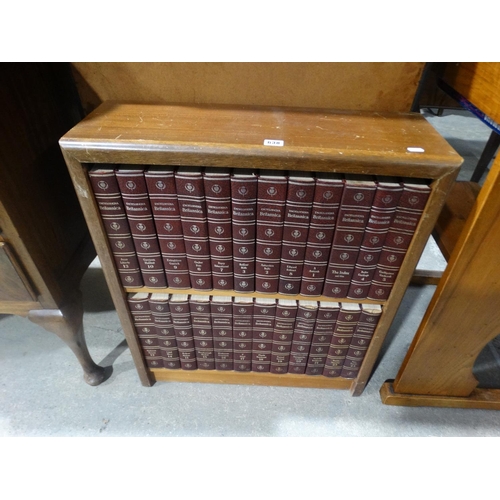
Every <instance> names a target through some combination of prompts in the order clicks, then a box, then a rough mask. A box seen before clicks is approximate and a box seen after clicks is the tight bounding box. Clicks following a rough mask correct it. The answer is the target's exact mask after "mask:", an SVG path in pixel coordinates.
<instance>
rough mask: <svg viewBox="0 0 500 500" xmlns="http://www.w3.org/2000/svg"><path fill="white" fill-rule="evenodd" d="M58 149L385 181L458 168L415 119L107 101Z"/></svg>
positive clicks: (100, 158)
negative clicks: (368, 173)
mask: <svg viewBox="0 0 500 500" xmlns="http://www.w3.org/2000/svg"><path fill="white" fill-rule="evenodd" d="M266 141H270V142H267V143H266ZM60 145H61V148H62V149H63V150H65V151H70V152H71V154H72V155H73V156H74V157H75V158H76V159H77V160H79V161H81V162H88V163H106V162H109V163H115V162H122V163H143V164H177V165H205V166H230V167H254V168H277V169H280V168H281V169H290V168H294V167H297V168H301V169H308V170H318V171H336V170H337V169H338V170H339V171H341V169H343V168H344V169H345V168H346V167H347V168H349V169H351V170H352V171H353V172H357V173H361V172H364V170H363V166H367V165H370V166H371V167H373V166H376V165H380V167H381V171H380V173H381V174H387V175H394V174H395V173H396V171H394V172H392V171H391V168H390V166H391V165H392V166H399V167H398V168H399V170H398V172H397V173H399V174H400V175H401V169H400V167H401V166H403V165H404V166H405V169H407V173H406V172H405V175H409V176H423V175H427V176H429V177H431V178H436V177H440V175H442V174H444V173H449V171H450V170H454V169H458V168H459V166H460V165H461V163H462V158H461V157H460V156H459V155H458V154H457V153H456V152H455V151H454V149H453V148H452V147H451V146H450V145H449V144H448V143H447V142H446V141H445V140H444V139H443V137H442V136H441V135H439V133H438V132H436V130H435V129H434V128H433V127H432V125H430V124H429V123H428V122H427V121H426V120H425V118H424V117H423V116H421V115H419V114H416V113H397V114H396V113H373V112H356V111H334V110H322V109H306V108H280V107H250V106H228V105H187V104H172V105H153V104H126V103H116V102H106V103H104V104H102V105H101V106H99V107H98V108H97V109H96V110H95V111H94V112H92V113H91V114H89V115H88V116H87V117H86V118H85V119H84V120H82V121H81V122H80V123H79V124H78V125H76V126H75V127H74V128H73V129H71V130H70V131H69V132H68V133H66V134H65V135H64V136H63V137H62V138H61V140H60ZM408 148H410V149H408ZM353 166H354V168H353ZM412 167H415V169H412ZM371 170H373V168H372V169H371ZM416 172H417V173H416ZM372 173H377V172H373V171H372Z"/></svg>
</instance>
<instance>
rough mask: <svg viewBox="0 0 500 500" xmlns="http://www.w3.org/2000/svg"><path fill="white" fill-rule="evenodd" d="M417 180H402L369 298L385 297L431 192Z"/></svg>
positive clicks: (388, 292) (378, 298)
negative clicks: (397, 201)
mask: <svg viewBox="0 0 500 500" xmlns="http://www.w3.org/2000/svg"><path fill="white" fill-rule="evenodd" d="M421 182H422V183H419V180H418V179H405V180H404V181H403V193H402V195H401V198H400V200H399V205H398V207H397V209H396V214H395V216H394V220H393V222H392V224H391V227H390V228H389V231H388V232H387V236H386V239H385V243H384V246H383V248H382V252H381V253H380V258H379V261H378V264H377V269H376V271H375V273H374V275H373V280H372V285H371V287H370V290H369V292H368V298H369V299H372V300H387V298H388V297H389V295H390V293H391V290H392V286H393V285H394V283H395V281H396V277H397V275H398V273H399V269H400V268H401V265H402V263H403V260H404V258H405V256H406V252H407V250H408V247H409V246H410V243H411V240H412V238H413V235H414V234H415V231H416V229H417V226H418V223H419V222H420V218H421V216H422V213H423V211H424V208H425V205H426V204H427V200H428V199H429V195H430V192H431V188H430V186H428V185H427V184H426V183H425V182H424V181H423V180H422V181H421Z"/></svg>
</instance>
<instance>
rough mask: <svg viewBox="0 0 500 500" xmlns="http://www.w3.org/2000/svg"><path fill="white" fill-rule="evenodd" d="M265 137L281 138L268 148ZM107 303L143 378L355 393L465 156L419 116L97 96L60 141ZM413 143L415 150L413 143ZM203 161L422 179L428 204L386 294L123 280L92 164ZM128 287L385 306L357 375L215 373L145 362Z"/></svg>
mask: <svg viewBox="0 0 500 500" xmlns="http://www.w3.org/2000/svg"><path fill="white" fill-rule="evenodd" d="M266 140H271V141H282V142H279V144H281V146H267V145H266ZM60 146H61V149H62V151H63V154H64V157H65V160H66V163H67V166H68V169H69V172H70V175H71V177H72V180H73V183H74V186H75V190H76V192H77V195H78V198H79V200H80V204H81V206H82V209H83V212H84V215H85V217H86V221H87V224H88V226H89V229H90V233H91V235H92V238H93V241H94V244H95V246H96V249H97V253H98V256H99V258H100V260H101V264H102V267H103V272H104V275H105V277H106V280H107V283H108V286H109V289H110V292H111V295H112V298H113V302H114V304H115V307H116V310H117V312H118V316H119V318H120V321H121V324H122V326H123V330H124V333H125V336H126V339H127V342H128V345H129V347H130V350H131V353H132V356H133V359H134V362H135V365H136V368H137V371H138V375H139V377H140V380H141V382H142V383H143V385H146V386H149V385H152V384H153V383H154V382H155V381H160V380H178V381H190V382H210V383H219V382H220V383H238V384H240V383H241V384H261V385H285V386H298V387H325V388H338V389H350V390H351V393H352V394H353V395H359V394H361V392H362V391H363V389H364V387H365V385H366V383H367V381H368V380H369V377H370V374H371V371H372V368H373V365H374V363H375V361H376V359H377V357H378V354H379V351H380V348H381V345H382V343H383V341H384V339H385V336H386V334H387V331H388V330H389V328H390V325H391V323H392V320H393V318H394V316H395V314H396V312H397V309H398V306H399V304H400V302H401V299H402V298H403V295H404V293H405V290H406V287H407V286H408V283H409V281H410V278H411V275H412V272H413V270H414V268H415V267H416V264H417V262H418V259H419V257H420V255H421V253H422V251H423V248H424V246H425V244H426V242H427V239H428V237H429V235H430V234H431V231H432V229H433V227H434V224H435V221H436V219H437V216H438V214H439V212H440V210H441V208H442V206H443V203H444V200H445V198H446V195H447V193H448V190H449V189H450V187H451V185H452V183H453V181H454V180H455V178H456V175H457V173H458V169H459V167H460V164H461V162H462V159H461V158H460V157H459V156H458V155H457V154H456V153H455V151H453V149H452V148H451V147H450V146H449V145H448V144H447V143H446V141H444V139H442V137H441V136H440V135H439V134H438V133H437V132H435V130H434V129H433V128H432V126H431V125H429V124H428V123H427V122H426V120H425V119H424V118H423V117H422V116H420V115H416V114H381V113H362V112H335V111H331V110H317V109H301V108H276V107H274V108H263V107H234V106H213V105H206V106H192V105H191V106H190V105H134V104H120V103H111V102H110V103H104V104H103V105H101V106H100V107H99V108H98V109H97V110H95V111H94V112H93V113H92V114H90V115H89V116H88V117H87V118H85V119H84V120H83V121H82V122H80V124H78V125H77V126H76V127H74V128H73V129H72V130H70V131H69V132H68V133H67V134H66V135H65V136H64V137H63V138H62V139H61V140H60ZM414 148H416V149H414ZM117 164H135V165H137V164H138V165H170V166H187V167H195V166H203V167H226V168H252V169H259V170H266V169H272V170H286V171H289V172H291V171H295V170H301V171H311V172H335V173H342V174H359V175H383V176H399V177H412V178H416V179H425V180H426V181H427V182H428V183H429V185H430V187H431V192H430V195H429V199H428V201H427V204H426V207H425V211H424V213H423V216H422V217H421V219H420V222H419V224H418V227H417V229H416V231H415V234H414V236H413V239H412V240H411V244H410V247H409V248H408V251H407V253H406V256H405V258H404V261H403V263H402V265H401V268H400V270H399V273H398V275H397V279H396V282H395V284H394V286H393V288H392V290H391V293H390V295H389V297H388V298H387V300H385V301H372V300H360V301H355V300H350V299H332V298H328V297H309V296H308V297H304V296H297V295H295V296H291V295H283V294H264V293H238V292H233V291H230V292H228V291H205V292H201V291H198V290H179V289H171V288H163V289H158V288H148V287H140V288H135V287H134V288H130V287H123V286H122V284H121V281H120V277H119V274H118V271H117V269H116V265H115V262H114V259H113V255H112V253H111V249H110V245H109V242H108V239H107V236H106V232H105V228H104V225H103V223H102V220H101V218H100V213H99V208H98V206H97V203H96V200H95V198H94V195H93V190H92V186H91V185H90V181H89V176H88V170H89V168H90V167H93V166H101V165H102V166H109V165H117ZM134 292H147V293H175V294H196V295H219V296H224V295H226V296H227V295H230V296H232V297H254V298H259V297H261V298H282V299H288V300H290V299H295V300H297V299H301V300H302V299H304V300H315V301H318V300H326V301H329V302H332V301H334V302H339V301H340V302H351V303H352V302H356V303H363V304H375V303H376V304H380V305H382V308H383V312H382V315H381V317H380V321H379V323H378V325H377V328H376V330H375V333H374V335H373V339H372V341H371V343H370V345H369V348H368V350H367V352H366V356H365V358H364V360H363V363H362V366H361V368H360V371H359V373H358V375H357V377H356V378H355V379H345V378H341V377H339V378H328V377H324V376H321V375H317V376H312V375H296V374H293V375H292V374H283V375H278V374H274V373H256V372H248V373H245V372H226V371H217V370H201V369H199V370H195V371H187V370H168V369H166V368H165V369H150V368H148V366H147V365H146V363H145V359H144V356H143V352H142V349H141V345H140V343H139V339H138V337H137V334H136V331H135V328H134V324H133V319H132V316H131V313H130V311H129V308H128V304H127V294H128V293H134Z"/></svg>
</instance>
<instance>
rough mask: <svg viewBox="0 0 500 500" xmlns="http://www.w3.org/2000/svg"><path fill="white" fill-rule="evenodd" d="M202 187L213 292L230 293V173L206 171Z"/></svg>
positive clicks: (213, 170)
mask: <svg viewBox="0 0 500 500" xmlns="http://www.w3.org/2000/svg"><path fill="white" fill-rule="evenodd" d="M203 183H204V186H203V187H204V190H205V201H206V209H207V222H208V238H209V245H210V259H211V268H212V283H213V288H214V290H233V288H234V280H233V240H232V234H231V233H232V228H231V173H230V170H228V169H210V170H208V169H206V170H205V171H204V173H203Z"/></svg>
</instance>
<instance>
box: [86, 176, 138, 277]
mask: <svg viewBox="0 0 500 500" xmlns="http://www.w3.org/2000/svg"><path fill="white" fill-rule="evenodd" d="M89 179H90V184H91V186H92V190H93V192H94V197H95V200H96V203H97V207H98V208H99V213H100V215H101V220H102V223H103V225H104V230H105V231H106V235H107V237H108V241H109V246H110V248H111V253H112V254H113V259H114V261H115V264H116V268H117V270H118V275H119V276H120V281H121V284H122V285H123V286H129V287H140V286H143V285H144V282H143V280H142V274H141V270H140V268H139V261H138V259H137V255H136V253H135V247H134V242H133V240H132V233H131V232H130V227H129V224H128V220H127V215H126V213H125V207H124V205H123V200H122V196H121V194H120V188H119V187H118V182H117V181H116V176H115V171H114V170H112V169H98V168H92V169H91V170H90V171H89Z"/></svg>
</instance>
